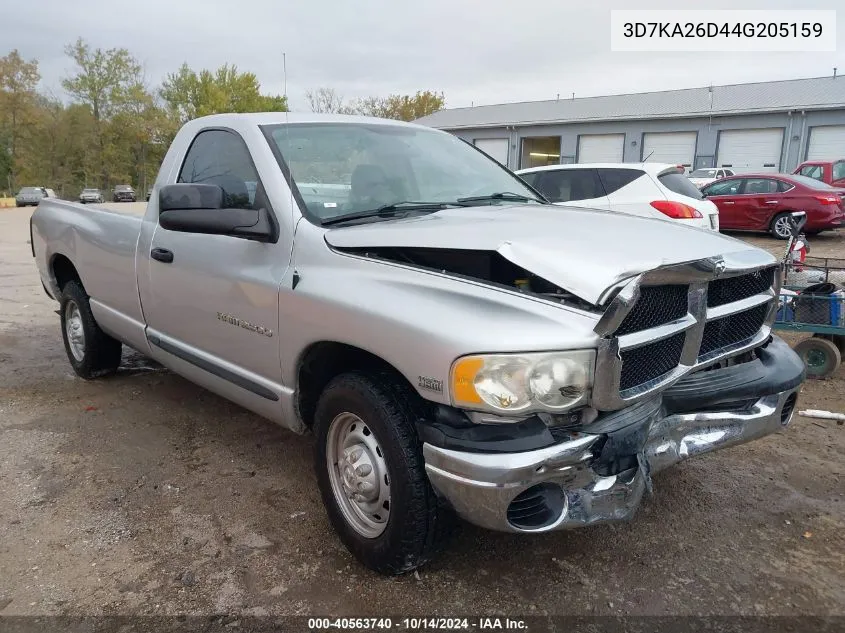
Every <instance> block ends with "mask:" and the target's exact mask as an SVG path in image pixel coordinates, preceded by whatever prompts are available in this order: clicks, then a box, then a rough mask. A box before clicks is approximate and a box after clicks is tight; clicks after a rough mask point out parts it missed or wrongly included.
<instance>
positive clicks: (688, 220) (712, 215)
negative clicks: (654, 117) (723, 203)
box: [516, 163, 719, 231]
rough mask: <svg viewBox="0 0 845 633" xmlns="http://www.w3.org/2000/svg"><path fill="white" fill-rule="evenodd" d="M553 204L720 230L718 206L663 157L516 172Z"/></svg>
mask: <svg viewBox="0 0 845 633" xmlns="http://www.w3.org/2000/svg"><path fill="white" fill-rule="evenodd" d="M516 173H517V174H518V175H519V176H520V178H522V179H523V180H524V181H525V182H527V183H528V184H529V185H531V186H532V187H534V188H535V189H536V190H537V191H539V192H540V193H542V194H543V195H544V196H545V197H546V198H547V199H548V200H550V201H551V202H553V203H554V204H558V205H562V206H579V207H590V208H593V209H608V210H610V211H618V212H619V213H627V214H629V215H639V216H643V217H647V218H657V219H660V220H676V221H679V222H681V223H683V224H685V225H687V226H695V227H699V228H706V229H712V230H715V231H718V230H719V211H718V209H717V208H716V205H714V204H713V203H712V202H709V201H707V200H705V199H704V197H703V196H702V195H701V192H700V191H699V190H698V189H697V188H696V187H694V186H693V185H692V184H691V183H690V181H689V179H688V178H687V177H686V176H685V175H684V173H683V167H678V166H677V165H668V164H663V163H601V164H599V163H596V164H590V163H580V164H574V165H549V166H545V167H533V168H530V169H520V170H519V171H517V172H516Z"/></svg>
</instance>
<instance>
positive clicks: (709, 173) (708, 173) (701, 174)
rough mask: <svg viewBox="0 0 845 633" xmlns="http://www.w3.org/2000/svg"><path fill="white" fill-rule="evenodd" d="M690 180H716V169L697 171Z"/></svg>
mask: <svg viewBox="0 0 845 633" xmlns="http://www.w3.org/2000/svg"><path fill="white" fill-rule="evenodd" d="M689 177H690V178H715V177H716V170H715V169H696V170H695V171H694V172H692V173H691V174H690V175H689Z"/></svg>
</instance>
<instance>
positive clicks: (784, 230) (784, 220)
mask: <svg viewBox="0 0 845 633" xmlns="http://www.w3.org/2000/svg"><path fill="white" fill-rule="evenodd" d="M769 232H770V233H771V234H772V235H773V236H774V237H776V238H778V239H779V240H788V239H789V238H790V237H791V236H792V220H791V216H790V214H789V213H779V214H777V215H776V216H775V217H774V219H773V220H772V224H771V226H770V227H769Z"/></svg>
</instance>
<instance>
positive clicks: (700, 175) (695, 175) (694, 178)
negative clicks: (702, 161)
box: [689, 167, 735, 189]
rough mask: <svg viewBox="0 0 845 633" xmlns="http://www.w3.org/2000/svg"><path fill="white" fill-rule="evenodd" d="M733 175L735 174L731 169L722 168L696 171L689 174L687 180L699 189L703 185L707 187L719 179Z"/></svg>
mask: <svg viewBox="0 0 845 633" xmlns="http://www.w3.org/2000/svg"><path fill="white" fill-rule="evenodd" d="M733 175H735V174H734V171H733V170H732V169H726V168H724V167H715V168H707V169H696V170H695V171H693V172H692V173H690V175H689V180H690V182H691V183H692V184H694V185H695V186H696V187H698V188H699V189H701V188H702V187H704V186H705V185H709V184H710V183H711V182H715V181H717V180H719V179H720V178H725V177H726V176H733Z"/></svg>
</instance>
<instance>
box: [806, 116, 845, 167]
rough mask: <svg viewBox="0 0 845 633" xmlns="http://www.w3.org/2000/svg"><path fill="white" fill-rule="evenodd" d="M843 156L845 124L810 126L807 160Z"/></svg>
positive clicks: (844, 149) (831, 158) (832, 158)
mask: <svg viewBox="0 0 845 633" xmlns="http://www.w3.org/2000/svg"><path fill="white" fill-rule="evenodd" d="M843 156H845V125H822V126H820V127H814V128H810V146H809V147H808V148H807V160H836V159H837V158H842V157H843Z"/></svg>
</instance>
